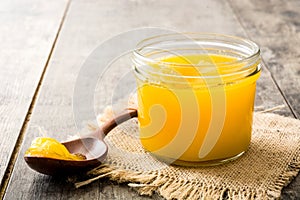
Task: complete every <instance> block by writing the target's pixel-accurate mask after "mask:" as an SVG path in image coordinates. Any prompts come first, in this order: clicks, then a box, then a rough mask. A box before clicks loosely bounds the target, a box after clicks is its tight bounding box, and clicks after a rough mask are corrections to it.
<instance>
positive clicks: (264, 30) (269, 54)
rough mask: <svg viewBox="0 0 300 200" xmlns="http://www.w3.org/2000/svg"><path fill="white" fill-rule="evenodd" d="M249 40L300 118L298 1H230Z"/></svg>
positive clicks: (299, 17)
mask: <svg viewBox="0 0 300 200" xmlns="http://www.w3.org/2000/svg"><path fill="white" fill-rule="evenodd" d="M229 1H230V2H231V3H230V4H231V6H232V8H233V10H234V12H235V13H236V15H237V18H238V19H239V20H240V21H241V24H242V26H243V27H244V28H245V30H247V34H248V36H249V37H250V38H252V39H253V40H255V41H256V42H257V43H259V44H260V46H261V51H262V55H263V58H264V61H265V63H266V66H267V69H268V70H269V71H270V72H271V74H272V77H274V80H275V82H276V84H277V85H278V87H279V88H280V90H281V92H282V94H283V95H284V97H285V98H286V100H287V103H288V105H289V106H290V108H291V109H292V111H293V113H294V115H295V116H296V117H297V118H300V98H299V91H300V48H299V45H300V23H299V19H300V12H299V10H300V1H297V0H291V1H284V2H283V1H280V0H274V1H263V2H261V3H259V6H258V2H257V1H253V0H252V1H247V0H243V1H237V0H229Z"/></svg>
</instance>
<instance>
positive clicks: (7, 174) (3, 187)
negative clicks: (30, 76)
mask: <svg viewBox="0 0 300 200" xmlns="http://www.w3.org/2000/svg"><path fill="white" fill-rule="evenodd" d="M71 1H72V0H68V2H67V5H66V8H65V11H64V14H63V16H62V18H61V22H60V24H59V27H58V30H57V33H56V35H55V38H54V41H53V44H52V46H51V49H50V52H49V56H48V58H47V61H46V64H45V66H44V69H43V71H42V74H41V77H40V80H39V82H38V85H37V87H36V90H35V91H34V95H33V97H32V100H31V103H30V106H29V108H28V111H27V114H26V117H25V119H24V122H23V125H22V127H21V130H20V133H19V136H18V138H17V141H16V144H15V147H14V149H13V152H12V155H11V157H10V160H9V162H8V165H7V167H6V170H5V172H4V176H3V179H2V182H1V185H0V199H3V197H4V195H5V192H6V188H7V186H8V183H9V180H10V177H11V173H12V171H13V168H14V166H15V162H16V160H17V158H18V154H19V152H20V149H21V145H22V142H23V139H24V137H25V133H26V130H27V127H28V124H29V121H30V119H31V114H32V111H33V108H34V106H35V103H36V100H37V97H38V95H39V93H40V89H41V86H42V83H43V81H44V77H45V74H46V71H47V68H48V65H49V62H50V59H51V57H52V54H53V51H54V48H55V46H56V43H57V39H58V37H59V35H60V32H61V29H62V26H63V24H64V22H65V19H66V16H67V13H68V11H69V8H70V4H71Z"/></svg>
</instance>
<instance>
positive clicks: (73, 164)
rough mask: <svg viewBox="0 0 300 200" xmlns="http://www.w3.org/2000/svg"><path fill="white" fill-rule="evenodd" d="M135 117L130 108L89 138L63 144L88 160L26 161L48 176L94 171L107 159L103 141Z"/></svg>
mask: <svg viewBox="0 0 300 200" xmlns="http://www.w3.org/2000/svg"><path fill="white" fill-rule="evenodd" d="M133 117H137V110H136V109H131V108H129V109H127V110H125V112H123V113H121V114H120V115H118V116H116V117H115V118H113V119H111V120H109V121H108V122H106V123H105V124H103V125H102V126H101V127H100V128H99V129H98V130H97V131H95V132H94V133H92V134H90V135H89V136H86V137H83V138H79V139H75V140H72V141H68V142H63V143H62V144H63V145H64V146H65V147H66V148H67V149H68V151H69V152H70V153H72V154H76V153H79V154H82V155H84V156H85V157H86V160H79V161H77V160H63V159H56V158H46V157H40V156H28V155H25V156H24V159H25V161H26V163H27V164H28V165H29V167H30V168H32V169H33V170H35V171H37V172H40V173H42V174H47V175H63V174H71V173H76V172H79V171H82V170H88V169H92V168H94V167H96V166H98V165H100V164H101V162H102V161H103V160H104V159H105V158H106V155H107V150H108V147H107V145H106V143H105V142H104V141H103V139H104V137H105V136H106V135H107V134H108V133H109V132H110V131H111V130H112V129H113V128H115V127H116V126H117V125H118V124H121V123H123V122H125V121H127V120H129V119H130V118H133Z"/></svg>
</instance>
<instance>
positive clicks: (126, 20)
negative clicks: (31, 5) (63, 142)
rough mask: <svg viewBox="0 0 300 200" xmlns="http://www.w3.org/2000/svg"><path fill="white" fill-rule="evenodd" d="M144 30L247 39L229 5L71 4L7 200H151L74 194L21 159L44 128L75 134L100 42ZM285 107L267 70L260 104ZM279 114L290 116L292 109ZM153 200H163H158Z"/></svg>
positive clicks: (125, 191) (116, 190)
mask: <svg viewBox="0 0 300 200" xmlns="http://www.w3.org/2000/svg"><path fill="white" fill-rule="evenodd" d="M142 26H148V27H149V26H156V27H164V28H170V29H172V30H177V31H181V32H183V31H197V32H218V33H225V34H233V35H239V36H246V32H245V31H244V30H243V27H241V26H240V23H239V21H238V19H237V18H236V17H235V15H234V13H233V12H232V9H231V7H230V5H229V4H228V3H227V1H225V0H222V1H218V0H212V1H204V0H202V1H198V0H191V1H180V0H174V1H172V2H169V1H159V0H151V1H121V0H116V1H97V0H89V1H83V0H74V1H72V2H71V5H70V9H69V12H68V13H67V17H66V20H65V23H64V26H63V28H62V31H61V34H60V37H59V39H58V43H57V45H56V48H55V50H54V53H53V56H52V58H51V60H50V63H49V68H48V71H47V76H46V79H45V82H44V83H43V85H42V89H41V93H40V97H39V100H38V102H37V103H36V105H35V109H34V112H33V113H32V118H31V121H30V126H29V129H28V131H27V134H26V138H25V140H24V143H23V146H22V150H21V152H20V155H19V157H18V160H17V162H16V166H15V169H14V171H13V174H12V178H11V180H10V183H9V187H8V189H7V193H6V195H5V199H8V200H9V199H20V198H24V199H79V198H81V199H149V198H148V197H140V196H138V195H137V193H135V192H134V191H132V190H131V189H129V188H128V187H126V186H125V185H121V186H120V185H115V184H113V183H111V182H109V181H107V180H100V181H97V182H95V183H93V184H91V185H88V186H86V187H84V188H82V189H78V190H75V189H74V188H73V187H72V185H71V184H68V183H65V182H64V180H63V179H62V178H51V177H47V176H43V175H40V174H37V173H35V172H33V171H31V170H29V168H28V167H27V166H26V164H25V162H24V161H23V158H22V156H23V154H24V152H25V150H26V148H27V147H29V145H30V142H31V141H32V139H33V138H34V137H36V136H40V135H43V133H42V131H39V129H38V128H37V127H36V126H39V127H42V128H44V129H45V130H46V131H47V133H46V135H48V136H51V137H55V138H57V139H64V138H67V136H68V135H73V134H74V133H76V132H77V129H76V127H75V124H74V121H73V113H72V112H73V110H72V95H73V89H74V85H75V82H76V77H77V75H78V72H79V70H80V68H81V66H82V63H83V62H84V61H85V59H86V58H87V57H88V56H89V54H90V53H91V52H92V51H93V50H94V49H95V48H96V47H97V46H98V45H99V44H101V42H103V41H105V40H106V39H108V38H110V37H112V36H114V35H116V34H119V33H121V32H123V31H125V30H130V29H133V28H137V27H142ZM120 45H121V44H120ZM112 48H117V47H112ZM123 64H124V63H123ZM125 66H126V65H125ZM99 67H101V66H99ZM102 67H103V66H102ZM127 67H129V66H127ZM121 72H122V70H120V68H119V70H118V68H116V69H115V70H113V71H112V72H111V77H110V79H108V80H109V81H108V82H106V85H104V86H99V87H105V90H109V89H110V88H113V86H115V84H116V82H118V79H117V78H112V77H115V74H117V75H118V73H121ZM119 75H120V74H119ZM116 77H118V76H116ZM105 90H104V91H105ZM99 91H100V90H99ZM96 92H97V91H96ZM99 93H101V92H99ZM96 95H98V94H96ZM101 95H103V93H101ZM101 95H99V97H98V98H101ZM98 102H101V100H99V101H98ZM284 103H285V101H284V99H283V97H282V95H281V94H280V92H279V91H278V89H277V87H276V85H275V84H274V82H273V80H272V78H271V75H270V73H269V71H267V70H266V69H263V73H262V76H261V78H260V80H259V82H258V93H257V101H256V104H257V105H258V106H263V107H264V108H268V107H272V106H276V105H281V104H284ZM82 106H83V107H84V105H82ZM277 112H279V113H281V114H285V115H291V112H290V110H289V108H288V107H286V108H284V109H282V110H279V111H277ZM91 120H93V119H91ZM14 191H18V192H14ZM153 198H154V199H160V197H159V196H154V197H153Z"/></svg>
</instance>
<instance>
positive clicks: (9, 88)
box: [0, 0, 66, 182]
mask: <svg viewBox="0 0 300 200" xmlns="http://www.w3.org/2000/svg"><path fill="white" fill-rule="evenodd" d="M65 6H66V1H59V0H58V1H57V0H56V1H51V2H49V3H47V4H45V3H42V2H41V1H37V0H29V1H23V2H22V1H15V0H14V1H2V2H1V6H0V24H1V28H0V30H1V31H0V44H1V48H0V86H1V87H0V138H1V140H0V158H1V159H0V182H1V181H2V179H3V176H4V173H5V170H7V165H8V163H9V160H10V158H11V156H12V152H13V149H14V146H15V144H16V141H17V139H18V137H19V134H20V131H21V129H22V126H23V123H24V121H25V117H26V115H27V114H28V110H29V106H30V104H31V102H32V98H33V95H34V93H35V90H36V88H37V85H38V82H39V80H40V77H41V74H42V72H43V69H44V66H45V64H46V62H47V59H48V55H49V52H50V51H51V47H52V43H53V41H54V39H55V36H56V33H57V30H58V27H59V25H60V19H61V18H62V16H63V13H64V9H65ZM5 178H7V177H5Z"/></svg>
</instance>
